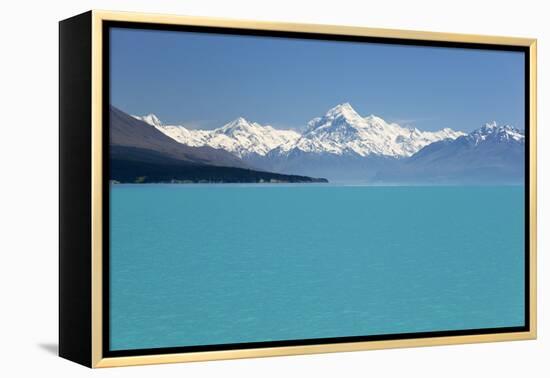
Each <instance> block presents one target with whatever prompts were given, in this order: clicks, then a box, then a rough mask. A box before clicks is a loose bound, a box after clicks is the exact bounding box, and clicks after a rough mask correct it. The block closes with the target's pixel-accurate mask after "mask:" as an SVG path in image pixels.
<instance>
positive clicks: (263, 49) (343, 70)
mask: <svg viewBox="0 0 550 378" xmlns="http://www.w3.org/2000/svg"><path fill="white" fill-rule="evenodd" d="M523 70H524V57H523V54H522V53H519V52H503V51H489V50H469V49H451V48H434V47H416V46H400V45H381V44H365V43H351V42H329V41H315V40H298V39H286V38H266V37H249V36H228V35H215V34H202V33H188V32H167V31H150V30H147V31H145V30H134V29H120V28H114V29H112V31H111V103H112V104H113V105H115V106H117V107H119V108H120V109H122V110H123V111H125V112H127V113H131V114H138V115H141V114H146V113H155V114H156V115H157V116H158V117H159V118H160V119H161V120H162V121H163V122H165V123H169V124H184V125H187V126H190V127H193V128H214V127H219V126H222V125H223V124H225V123H227V122H229V121H231V120H233V119H235V118H237V117H239V116H243V117H245V118H247V119H248V120H250V121H255V122H259V123H262V124H271V125H272V126H274V127H278V128H296V129H300V128H303V127H304V126H305V125H306V123H307V122H308V121H309V120H310V119H312V118H314V117H317V116H321V115H323V114H324V113H325V112H326V111H327V110H328V109H329V108H331V107H333V106H335V105H337V104H339V103H343V102H349V103H351V104H352V106H353V107H354V108H355V110H357V112H358V113H359V114H361V115H364V116H366V115H369V114H375V115H378V116H380V117H382V118H384V119H386V120H387V121H393V122H398V123H401V124H402V125H405V126H414V127H418V128H419V129H421V130H435V129H440V128H443V127H451V128H453V129H457V130H463V131H470V130H473V129H476V128H478V127H479V126H481V125H482V124H483V123H485V122H489V121H493V120H495V121H497V122H498V123H503V124H511V125H513V126H516V127H519V128H523V127H524V123H523V118H524V116H523V115H524V108H523V107H524V91H523V86H524V76H523Z"/></svg>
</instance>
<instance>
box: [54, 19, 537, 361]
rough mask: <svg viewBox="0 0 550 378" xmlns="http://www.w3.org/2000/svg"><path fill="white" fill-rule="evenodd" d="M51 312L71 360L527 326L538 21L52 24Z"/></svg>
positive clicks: (413, 341)
mask: <svg viewBox="0 0 550 378" xmlns="http://www.w3.org/2000/svg"><path fill="white" fill-rule="evenodd" d="M59 114H60V328H59V329H60V334H59V343H60V345H59V348H60V349H59V351H60V355H61V356H62V357H65V358H67V359H70V360H73V361H75V362H78V363H80V364H83V365H86V366H89V367H108V366H121V365H137V364H148V363H166V362H179V361H201V360H210V359H226V358H242V357H256V356H276V355H287V354H306V353H321V352H336V351H352V350H365V349H374V348H393V347H406V346H428V345H442V344H458V343H470V342H487V341H504V340H523V339H533V338H535V337H536V303H535V302H536V291H535V286H536V265H535V264H536V259H535V250H536V245H535V243H536V234H535V232H536V218H535V215H536V169H535V164H536V144H535V143H536V134H535V126H536V41H535V40H533V39H524V38H510V37H489V36H474V35H457V34H441V33H428V32H413V31H399V30H380V29H369V28H357V27H342V26H325V25H305V24H304V25H300V24H283V23H265V22H254V21H234V20H223V19H209V18H192V17H180V16H166V15H146V14H134V13H114V12H104V11H91V12H88V13H85V14H82V15H79V16H75V17H73V18H70V19H67V20H64V21H62V22H61V23H60V113H59Z"/></svg>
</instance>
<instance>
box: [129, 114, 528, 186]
mask: <svg viewBox="0 0 550 378" xmlns="http://www.w3.org/2000/svg"><path fill="white" fill-rule="evenodd" d="M133 117H134V118H136V119H138V120H141V121H143V122H145V123H147V124H149V125H150V126H153V127H154V128H156V129H157V130H159V131H161V132H162V133H164V134H165V135H166V136H168V137H170V138H172V139H173V140H175V141H177V142H179V143H180V144H182V145H185V146H188V147H194V148H201V147H202V148H204V147H211V148H212V149H215V150H218V151H225V152H228V153H230V154H231V155H232V156H234V157H236V158H238V159H240V161H241V162H242V163H244V164H247V165H248V166H250V167H254V168H255V169H260V170H265V171H272V172H279V173H284V174H298V175H307V176H316V177H327V178H329V179H330V180H331V181H332V180H335V181H363V182H372V183H374V182H382V183H383V182H392V183H393V182H406V183H416V182H420V183H422V182H431V183H438V182H439V183H455V182H458V183H459V182H476V181H477V180H481V181H483V182H518V181H521V180H522V179H523V168H524V167H523V166H524V163H523V162H524V146H525V137H524V134H523V132H521V131H520V130H517V129H515V128H513V127H511V126H498V125H497V124H496V123H491V124H487V125H485V126H483V127H481V128H480V129H477V130H475V131H473V132H471V133H469V134H467V133H464V132H462V131H455V130H452V129H449V128H442V129H441V130H438V131H421V130H418V129H417V128H410V127H403V126H400V125H399V124H397V123H390V122H386V121H385V120H384V119H382V118H380V117H378V116H375V115H369V116H366V117H362V116H360V115H359V114H358V113H357V112H356V111H355V110H354V109H353V107H352V106H351V105H350V104H349V103H343V104H340V105H337V106H335V107H333V108H331V109H330V110H328V111H327V112H326V114H324V115H323V116H320V117H316V118H314V119H312V120H311V121H310V122H308V124H307V126H306V127H305V129H304V131H303V132H302V133H299V132H297V131H295V130H280V129H276V128H274V127H272V126H269V125H261V124H259V123H256V122H250V121H248V120H246V119H245V118H243V117H239V118H237V119H235V120H234V121H231V122H229V123H227V124H225V125H223V126H221V127H219V128H216V129H213V130H194V129H191V128H187V127H185V126H184V125H165V124H164V123H163V122H161V121H160V120H159V118H158V117H156V116H155V115H154V114H149V115H145V116H133Z"/></svg>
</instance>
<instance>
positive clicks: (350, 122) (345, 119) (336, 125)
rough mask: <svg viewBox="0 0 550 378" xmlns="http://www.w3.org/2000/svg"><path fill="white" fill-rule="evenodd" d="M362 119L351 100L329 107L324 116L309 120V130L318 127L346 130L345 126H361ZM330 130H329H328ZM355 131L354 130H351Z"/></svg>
mask: <svg viewBox="0 0 550 378" xmlns="http://www.w3.org/2000/svg"><path fill="white" fill-rule="evenodd" d="M361 121H362V118H361V116H360V115H359V114H358V113H357V112H356V111H355V109H353V107H352V106H351V104H350V103H349V102H345V103H343V104H339V105H336V106H335V107H333V108H331V109H329V111H328V112H327V113H326V114H325V115H324V116H322V117H317V118H314V119H312V120H311V121H309V122H308V128H307V130H306V134H307V133H308V132H312V131H314V130H317V129H329V128H332V129H334V130H341V131H342V130H344V129H345V128H352V129H354V128H355V127H357V126H360V124H361ZM327 131H328V130H327ZM350 132H352V133H353V131H350Z"/></svg>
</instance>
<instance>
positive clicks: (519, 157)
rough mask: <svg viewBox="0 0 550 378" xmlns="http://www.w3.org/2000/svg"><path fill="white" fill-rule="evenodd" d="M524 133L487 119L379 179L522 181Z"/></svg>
mask: <svg viewBox="0 0 550 378" xmlns="http://www.w3.org/2000/svg"><path fill="white" fill-rule="evenodd" d="M524 174H525V134H524V133H523V132H522V131H521V130H519V129H516V128H514V127H512V126H499V125H497V123H496V122H492V123H488V124H486V125H484V126H483V127H481V128H479V129H477V130H474V131H472V132H471V133H469V134H467V135H464V136H461V137H459V138H456V139H454V140H449V139H447V140H443V141H439V142H435V143H432V144H430V145H428V146H426V147H424V148H423V149H421V150H420V151H418V152H417V153H416V154H414V155H413V156H411V157H410V158H408V159H405V160H404V161H403V162H401V164H399V165H398V166H395V167H393V168H392V169H391V170H386V171H384V172H380V173H379V174H378V176H377V178H378V179H380V180H381V181H399V182H438V183H449V182H450V183H454V182H461V183H468V182H475V183H485V182H489V183H522V182H523V179H524Z"/></svg>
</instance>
